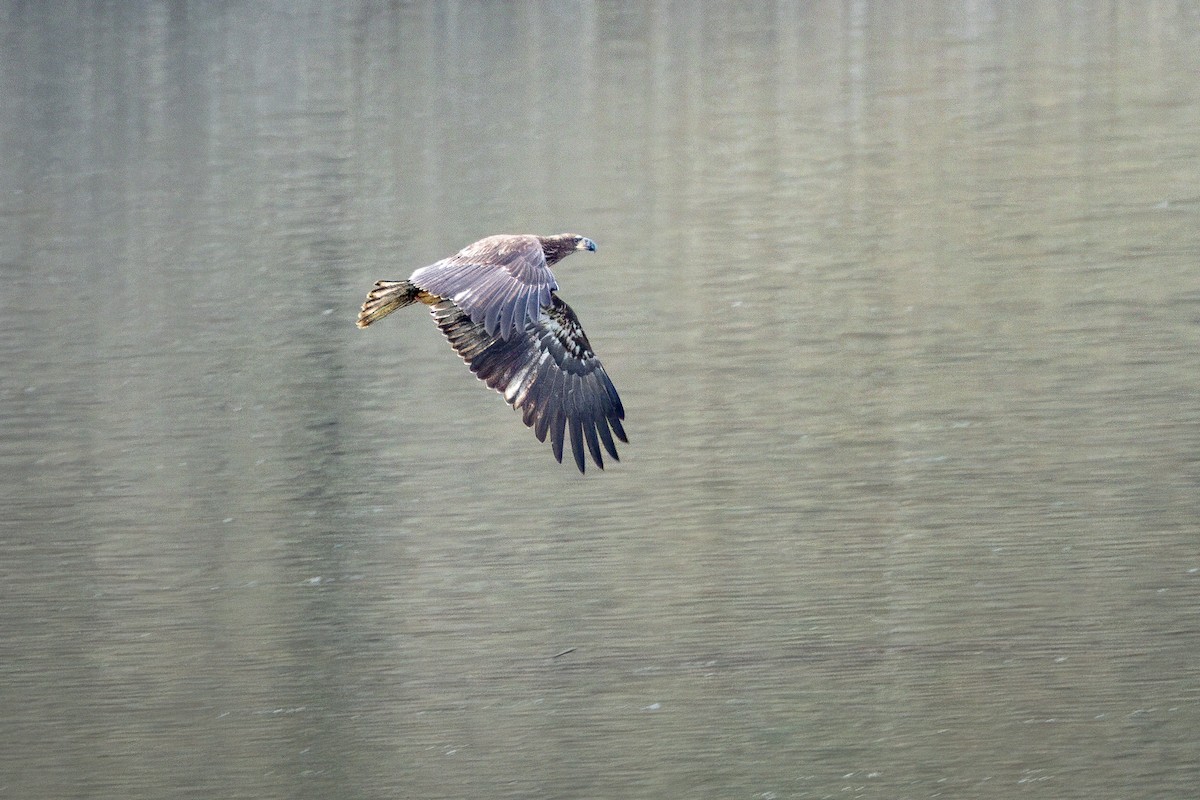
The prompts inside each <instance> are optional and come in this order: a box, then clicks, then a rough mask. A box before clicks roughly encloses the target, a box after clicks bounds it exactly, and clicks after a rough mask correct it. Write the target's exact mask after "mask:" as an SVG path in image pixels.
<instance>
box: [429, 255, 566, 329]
mask: <svg viewBox="0 0 1200 800" xmlns="http://www.w3.org/2000/svg"><path fill="white" fill-rule="evenodd" d="M409 280H410V281H411V282H412V283H413V284H414V285H415V286H418V287H420V288H421V289H424V290H425V291H427V292H429V293H430V294H434V295H437V296H438V297H444V298H446V299H448V300H453V301H454V304H455V305H456V306H458V307H459V308H460V309H462V310H463V311H464V312H465V313H466V315H467V316H468V317H470V318H471V320H472V321H473V322H478V323H481V324H482V325H483V327H484V330H486V331H487V332H488V333H489V334H495V335H498V336H500V337H501V338H503V339H508V338H511V337H512V336H514V335H519V334H520V333H521V332H522V331H523V330H524V329H525V324H526V323H527V322H529V321H530V320H535V319H537V318H538V316H539V314H540V311H541V309H542V307H543V306H547V305H549V304H550V293H551V292H553V291H554V290H555V289H557V288H558V284H557V283H555V281H554V273H552V272H551V271H550V267H549V266H547V265H546V255H545V253H543V252H542V245H541V242H539V241H538V238H537V237H536V236H507V235H502V236H489V237H487V238H486V239H480V240H479V241H478V242H475V243H474V244H472V245H468V246H467V247H464V248H463V249H462V250H460V251H459V252H458V253H456V254H455V255H453V256H450V258H445V259H442V260H441V261H439V262H437V263H436V264H431V265H430V266H428V267H423V268H421V269H419V270H417V271H416V272H414V273H413V275H412V277H411V278H409Z"/></svg>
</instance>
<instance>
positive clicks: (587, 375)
mask: <svg viewBox="0 0 1200 800" xmlns="http://www.w3.org/2000/svg"><path fill="white" fill-rule="evenodd" d="M595 249H596V243H595V242H593V241H592V240H591V239H587V238H585V237H583V236H579V235H577V234H574V233H560V234H558V235H557V236H509V235H501V236H489V237H487V238H486V239H480V240H479V241H478V242H475V244H472V245H467V246H466V247H464V248H463V249H462V250H460V251H458V253H456V254H455V255H452V256H450V257H449V258H444V259H442V260H441V261H438V262H437V263H435V264H430V265H429V266H428V267H422V268H421V269H419V270H417V271H416V272H414V273H413V274H412V277H410V278H409V279H408V280H406V281H378V282H376V284H375V288H374V289H372V290H371V291H370V293H369V294H368V295H367V299H366V302H364V303H363V306H362V310H361V311H359V312H358V323H357V324H358V327H360V328H365V327H367V326H368V325H370V324H371V323H372V322H375V321H377V320H380V319H382V318H383V317H386V316H387V315H388V314H390V313H392V312H393V311H395V310H396V309H398V308H404V307H405V306H408V305H412V304H413V303H416V302H421V303H424V304H426V305H427V306H429V307H430V308H429V311H430V313H431V314H433V321H434V322H435V323H437V326H438V328H439V329H440V330H441V331H442V334H443V335H445V337H446V338H447V339H448V340H449V341H450V346H451V347H453V348H454V350H455V352H457V353H458V354H459V355H460V356H462V359H463V361H465V362H467V366H468V367H469V368H470V369H471V372H473V373H475V375H476V377H478V378H479V379H480V380H482V381H483V382H484V383H486V384H487V385H488V386H490V387H491V388H493V389H495V390H496V391H498V392H500V393H501V394H502V395H504V400H505V402H507V403H508V404H509V405H510V406H512V407H513V408H514V409H517V410H519V411H520V412H521V414H522V416H521V419H522V421H523V422H524V423H525V424H526V425H528V426H529V427H531V428H533V432H534V434H535V435H536V436H537V438H538V441H540V442H544V441H546V436H547V435H549V436H550V444H551V446H552V447H553V449H554V457H555V458H556V459H557V460H558V461H559V462H560V463H561V462H562V454H563V442H564V440H565V438H564V437H566V436H568V435H569V436H570V437H571V452H572V453H573V454H574V456H575V464H576V466H578V467H579V471H580V472H583V471H584V462H585V457H584V456H585V447H586V452H588V453H590V454H591V456H592V460H593V461H594V462H596V466H598V467H600V468H601V469H603V468H604V458H603V457H602V455H601V452H600V446H601V444H603V445H604V449H605V450H607V451H608V454H609V455H610V456H612V457H613V460H620V459H619V458H618V457H617V446H616V444H615V443H614V442H613V436H614V435H615V436H616V438H618V439H620V440H621V441H622V442H628V441H629V440H628V439H626V438H625V429H624V428H623V427H621V420H623V419H625V409H624V408H623V407H622V406H621V398H620V397H619V396H618V395H617V390H616V388H615V387H614V386H613V384H612V381H611V380H609V378H608V373H606V372H605V371H604V367H603V366H602V365H601V364H600V359H598V358H596V354H595V353H594V352H592V346H591V344H589V343H588V338H587V336H586V335H585V334H584V332H583V327H582V326H580V324H579V319H578V318H577V317H576V316H575V312H574V311H572V310H571V307H570V306H569V305H567V304H566V303H564V302H563V301H562V300H561V299H560V298H559V296H558V295H557V294H555V291H556V290H557V289H558V283H557V282H556V281H555V280H554V273H552V272H551V271H550V267H552V266H553V265H554V264H557V263H558V262H559V261H561V260H562V259H564V258H566V257H567V256H569V255H571V253H574V252H575V251H576V250H595ZM610 428H611V432H610V430H609V429H610Z"/></svg>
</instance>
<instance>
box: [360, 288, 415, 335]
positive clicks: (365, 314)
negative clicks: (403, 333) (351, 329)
mask: <svg viewBox="0 0 1200 800" xmlns="http://www.w3.org/2000/svg"><path fill="white" fill-rule="evenodd" d="M420 294H421V290H420V289H418V288H417V287H415V286H413V285H412V284H411V283H409V282H408V281H376V282H375V288H374V289H372V290H371V291H370V293H369V294H368V295H367V299H366V302H364V303H363V305H362V310H361V311H359V312H358V322H357V323H355V324H357V325H358V327H360V328H365V327H367V326H368V325H370V324H371V323H372V322H376V321H378V320H381V319H383V318H384V317H386V316H387V315H388V314H390V313H392V312H393V311H395V310H396V309H397V308H404V307H405V306H408V305H412V304H413V303H415V302H416V301H417V298H418V296H419V295H420Z"/></svg>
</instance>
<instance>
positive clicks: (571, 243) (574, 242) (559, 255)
mask: <svg viewBox="0 0 1200 800" xmlns="http://www.w3.org/2000/svg"><path fill="white" fill-rule="evenodd" d="M539 238H541V240H542V252H543V253H545V254H546V263H547V264H553V263H555V262H556V261H561V260H562V259H564V258H566V257H567V256H569V255H571V253H574V252H575V251H576V250H591V251H595V249H596V243H595V242H593V241H592V240H591V239H589V238H587V237H586V236H580V235H579V234H577V233H560V234H558V235H557V236H542V237H539Z"/></svg>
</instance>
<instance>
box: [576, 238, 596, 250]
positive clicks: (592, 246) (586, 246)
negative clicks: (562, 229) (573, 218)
mask: <svg viewBox="0 0 1200 800" xmlns="http://www.w3.org/2000/svg"><path fill="white" fill-rule="evenodd" d="M575 249H576V250H590V251H592V252H593V253H594V252H596V243H595V242H593V241H592V240H591V239H580V240H579V244H577V245H575Z"/></svg>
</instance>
